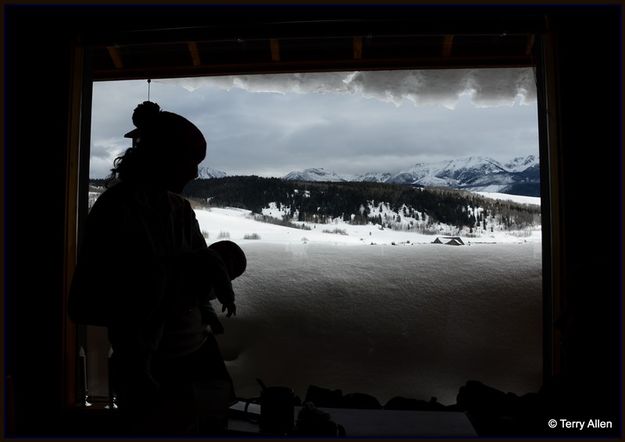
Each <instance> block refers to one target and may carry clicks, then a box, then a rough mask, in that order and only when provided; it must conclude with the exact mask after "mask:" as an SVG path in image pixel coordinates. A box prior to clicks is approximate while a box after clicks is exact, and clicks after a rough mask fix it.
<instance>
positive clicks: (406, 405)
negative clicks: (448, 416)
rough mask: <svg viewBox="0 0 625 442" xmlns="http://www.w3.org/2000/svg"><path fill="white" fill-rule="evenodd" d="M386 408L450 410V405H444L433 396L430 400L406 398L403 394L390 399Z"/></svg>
mask: <svg viewBox="0 0 625 442" xmlns="http://www.w3.org/2000/svg"><path fill="white" fill-rule="evenodd" d="M384 409H385V410H419V411H442V410H448V407H446V406H444V405H443V404H441V403H440V402H438V400H437V399H436V398H435V397H432V398H431V399H430V401H429V402H426V401H422V400H419V399H411V398H405V397H402V396H395V397H394V398H392V399H390V400H389V401H388V402H387V403H386V405H384Z"/></svg>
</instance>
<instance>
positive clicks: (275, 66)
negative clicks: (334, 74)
mask: <svg viewBox="0 0 625 442" xmlns="http://www.w3.org/2000/svg"><path fill="white" fill-rule="evenodd" d="M533 63H534V62H533V60H532V58H531V57H527V56H524V55H521V56H508V57H490V56H489V57H474V56H472V57H447V58H443V57H430V58H427V57H426V58H376V59H370V58H364V59H361V60H354V59H353V58H346V59H342V60H334V59H332V60H314V61H312V60H311V61H293V62H285V61H280V62H274V61H267V62H260V63H224V64H214V65H207V64H203V65H202V66H200V67H192V66H162V67H150V68H149V69H147V68H132V69H128V68H126V69H123V70H120V69H96V70H94V71H93V79H94V80H95V81H103V80H124V79H126V80H130V79H145V78H148V77H149V78H152V79H154V78H175V77H193V76H211V75H234V74H261V73H265V74H268V73H285V72H331V71H345V70H391V69H456V68H479V67H482V68H488V67H498V68H501V67H529V66H533Z"/></svg>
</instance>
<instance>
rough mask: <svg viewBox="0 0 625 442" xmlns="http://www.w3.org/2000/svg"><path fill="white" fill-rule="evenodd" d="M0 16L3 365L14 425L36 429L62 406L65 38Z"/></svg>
mask: <svg viewBox="0 0 625 442" xmlns="http://www.w3.org/2000/svg"><path fill="white" fill-rule="evenodd" d="M6 12H7V15H6V23H5V24H6V36H7V42H8V43H9V45H8V46H7V53H6V61H7V64H6V66H7V68H6V83H5V84H6V89H5V92H6V100H7V101H6V110H7V112H6V115H7V126H6V128H7V130H6V137H7V138H6V141H7V142H6V146H5V148H6V164H5V171H4V174H5V180H6V187H5V188H6V191H7V194H6V206H5V207H6V252H7V260H6V262H7V269H6V270H7V271H6V275H7V292H6V302H7V303H6V306H7V309H6V313H5V315H6V316H5V321H6V322H5V324H6V328H5V330H6V338H7V341H6V344H7V348H6V350H7V352H6V356H7V358H6V364H5V367H6V371H7V374H9V375H11V377H12V379H13V383H14V389H15V390H14V391H15V398H16V404H15V412H16V418H17V430H18V431H19V432H21V433H28V432H30V431H33V430H34V429H35V428H40V430H38V431H43V432H45V431H46V428H48V429H51V428H53V425H54V424H55V422H58V421H59V420H58V416H57V415H56V413H55V412H57V411H59V410H60V409H61V407H62V398H63V395H62V393H63V387H64V386H63V379H64V377H63V371H62V370H63V366H62V352H61V342H62V336H63V335H62V330H63V329H62V316H61V301H62V293H63V275H64V273H63V266H64V263H63V258H64V251H65V239H64V230H65V213H64V210H65V185H66V184H65V177H66V161H67V158H66V148H67V128H68V123H67V113H68V106H69V103H68V96H69V79H70V65H71V63H70V61H71V57H70V54H71V46H70V44H69V34H68V33H67V32H64V30H63V29H62V28H61V29H59V28H57V26H56V25H55V23H54V21H53V20H50V16H48V17H46V15H47V14H41V13H37V10H36V9H35V8H32V9H31V8H8V7H7V9H6ZM35 410H39V411H38V412H35ZM44 410H45V411H44ZM35 422H37V425H35ZM39 425H41V426H39Z"/></svg>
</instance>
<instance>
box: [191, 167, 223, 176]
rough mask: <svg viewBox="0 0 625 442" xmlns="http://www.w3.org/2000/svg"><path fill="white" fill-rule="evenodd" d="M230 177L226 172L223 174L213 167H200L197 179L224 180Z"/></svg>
mask: <svg viewBox="0 0 625 442" xmlns="http://www.w3.org/2000/svg"><path fill="white" fill-rule="evenodd" d="M226 176H228V174H227V173H226V172H222V171H221V170H217V169H213V168H212V167H200V168H198V171H197V177H198V178H203V179H209V178H223V177H226Z"/></svg>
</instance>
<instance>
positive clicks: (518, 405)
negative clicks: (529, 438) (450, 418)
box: [457, 381, 553, 436]
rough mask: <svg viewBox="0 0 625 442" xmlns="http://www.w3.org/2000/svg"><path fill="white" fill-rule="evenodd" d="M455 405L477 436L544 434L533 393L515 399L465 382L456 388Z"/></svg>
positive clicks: (541, 414) (541, 406)
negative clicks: (471, 425) (465, 415)
mask: <svg viewBox="0 0 625 442" xmlns="http://www.w3.org/2000/svg"><path fill="white" fill-rule="evenodd" d="M457 402H458V407H459V408H460V409H462V410H464V411H466V412H467V416H468V417H469V419H470V420H471V423H472V424H473V426H474V427H475V430H476V431H477V433H478V435H480V436H501V435H535V436H538V435H544V434H545V430H546V428H545V422H546V418H545V416H546V414H545V409H544V406H545V404H544V403H543V400H542V398H541V397H540V395H539V394H537V393H528V394H526V395H523V396H517V395H516V394H514V393H504V392H503V391H500V390H497V389H495V388H493V387H490V386H488V385H485V384H483V383H481V382H478V381H468V382H467V383H466V384H465V385H464V386H462V387H460V390H459V392H458V399H457ZM549 434H553V432H550V433H549Z"/></svg>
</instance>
